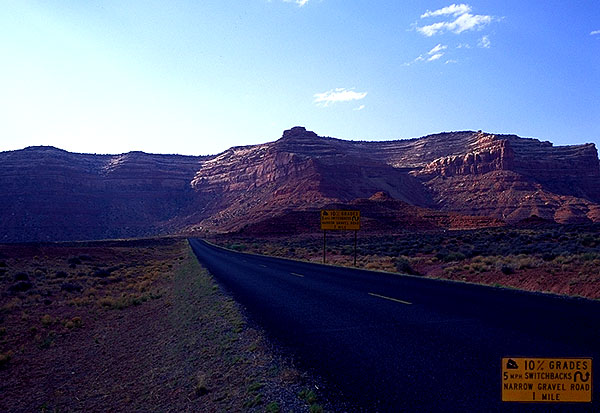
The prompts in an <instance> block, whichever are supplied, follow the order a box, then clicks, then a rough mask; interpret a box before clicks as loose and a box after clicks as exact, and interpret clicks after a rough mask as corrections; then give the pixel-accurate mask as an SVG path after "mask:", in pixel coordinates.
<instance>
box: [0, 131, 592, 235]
mask: <svg viewBox="0 0 600 413" xmlns="http://www.w3.org/2000/svg"><path fill="white" fill-rule="evenodd" d="M377 193H379V194H380V195H379V196H375V197H373V195H374V194H377ZM381 194H385V195H381ZM372 197H373V198H372ZM369 198H371V199H369ZM382 198H384V199H382ZM361 200H362V201H361ZM352 202H354V203H355V204H356V203H359V204H360V203H362V204H361V205H362V208H366V210H367V211H371V210H372V211H373V217H372V218H370V219H371V221H372V222H373V223H374V224H373V225H374V226H373V227H374V228H379V229H381V228H384V226H383V227H382V225H381V223H376V222H375V221H377V218H376V217H377V216H382V214H383V215H385V216H388V218H389V214H393V215H394V214H395V215H394V216H395V217H396V218H398V216H399V215H398V214H400V212H393V211H402V212H401V215H402V216H404V217H407V218H405V219H411V218H410V217H417V216H419V217H421V218H423V217H427V216H435V215H436V214H437V216H438V218H439V219H435V220H434V221H435V222H437V223H440V222H451V221H452V222H458V221H460V220H458V221H457V219H458V218H457V217H458V216H459V215H462V216H468V217H467V218H465V219H466V221H464V220H463V221H464V222H470V223H471V224H469V225H475V226H477V225H483V226H485V225H495V224H497V223H498V222H500V221H503V222H506V223H509V224H511V223H517V222H520V221H522V220H526V219H530V217H532V216H535V217H539V218H541V219H545V220H552V221H555V222H558V223H586V222H598V221H600V164H599V160H598V153H597V151H596V148H595V146H594V145H593V144H585V145H573V146H556V147H555V146H553V145H552V143H550V142H542V141H539V140H536V139H524V138H520V137H518V136H514V135H495V134H489V133H484V132H481V131H479V132H472V131H465V132H451V133H440V134H435V135H429V136H424V137H421V138H416V139H407V140H394V141H380V142H370V141H369V142H366V141H345V140H340V139H334V138H328V137H320V136H318V135H317V134H315V133H314V132H310V131H307V130H306V129H305V128H303V127H294V128H292V129H289V130H286V131H285V132H284V133H283V136H282V137H281V138H280V139H278V140H276V141H274V142H269V143H264V144H260V145H252V146H243V147H233V148H231V149H228V150H226V151H225V152H223V153H221V154H218V155H215V156H181V155H153V154H146V153H143V152H130V153H126V154H120V155H92V154H77V153H69V152H66V151H63V150H60V149H56V148H53V147H29V148H25V149H23V150H18V151H8V152H1V153H0V242H19V241H45V240H80V239H100V238H116V237H134V236H146V235H156V234H170V233H179V232H189V231H206V230H217V231H235V230H240V229H243V228H245V227H247V226H249V225H256V224H260V222H263V221H268V220H270V221H273V220H274V219H275V220H276V219H277V217H281V216H284V215H286V214H288V218H289V214H290V213H291V212H294V211H295V212H296V213H300V214H302V213H307V212H310V211H314V210H316V209H318V208H320V207H322V206H325V205H331V204H348V203H352ZM382 202H384V203H382ZM373 205H377V206H376V207H373V208H371V206H373ZM382 208H384V210H385V211H386V212H385V213H383V212H381V211H383V209H382ZM410 208H418V209H414V210H413V211H412V212H408V211H409V209H410ZM375 211H379V212H377V213H375ZM427 211H429V212H427ZM436 211H437V212H436ZM446 212H448V213H450V212H451V213H452V214H454V215H443V214H442V215H443V216H442V215H440V213H446ZM367 213H369V212H367ZM377 214H379V215H377ZM432 214H433V215H432ZM450 216H452V218H449V217H450ZM477 216H479V217H486V218H485V219H483V220H481V219H477V218H476V217H477ZM367 218H369V217H368V216H367ZM490 218H491V219H490ZM386 219H387V218H386ZM428 220H429V221H428ZM425 221H427V225H434V226H435V225H438V224H432V222H434V221H431V219H429V218H427V219H425ZM425 221H423V222H425ZM463 221H461V222H463ZM419 222H420V221H419ZM424 225H425V224H424ZM440 225H442V224H440ZM442 226H443V225H442ZM447 227H451V225H448V226H447ZM454 227H456V225H454Z"/></svg>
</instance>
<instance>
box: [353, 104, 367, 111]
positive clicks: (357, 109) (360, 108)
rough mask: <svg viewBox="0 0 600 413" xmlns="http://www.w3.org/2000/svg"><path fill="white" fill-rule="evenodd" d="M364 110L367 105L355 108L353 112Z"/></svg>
mask: <svg viewBox="0 0 600 413" xmlns="http://www.w3.org/2000/svg"><path fill="white" fill-rule="evenodd" d="M364 108H365V105H360V106H359V107H357V108H354V109H353V110H355V111H359V110H363V109H364Z"/></svg>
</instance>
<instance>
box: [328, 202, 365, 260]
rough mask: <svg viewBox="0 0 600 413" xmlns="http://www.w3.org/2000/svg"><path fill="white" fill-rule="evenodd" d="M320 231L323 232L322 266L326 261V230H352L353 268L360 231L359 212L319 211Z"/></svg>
mask: <svg viewBox="0 0 600 413" xmlns="http://www.w3.org/2000/svg"><path fill="white" fill-rule="evenodd" d="M321 229H322V230H323V264H325V262H326V261H327V255H326V254H327V235H326V234H327V230H328V229H329V230H337V231H344V230H350V231H352V230H354V266H355V267H356V244H357V237H358V230H359V229H360V211H345V210H339V209H323V210H321Z"/></svg>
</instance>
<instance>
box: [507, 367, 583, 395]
mask: <svg viewBox="0 0 600 413" xmlns="http://www.w3.org/2000/svg"><path fill="white" fill-rule="evenodd" d="M592 389H593V386H592V359H591V358H520V357H513V358H503V359H502V401H504V402H540V403H560V402H571V403H572V402H588V403H589V402H591V401H592Z"/></svg>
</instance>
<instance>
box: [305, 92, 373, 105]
mask: <svg viewBox="0 0 600 413" xmlns="http://www.w3.org/2000/svg"><path fill="white" fill-rule="evenodd" d="M365 96H367V92H355V91H354V89H346V88H337V89H331V90H328V91H327V92H323V93H315V94H314V98H315V100H314V101H313V103H316V104H317V105H318V106H323V107H326V106H330V105H332V104H334V103H337V102H350V101H352V100H361V99H364V97H365Z"/></svg>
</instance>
